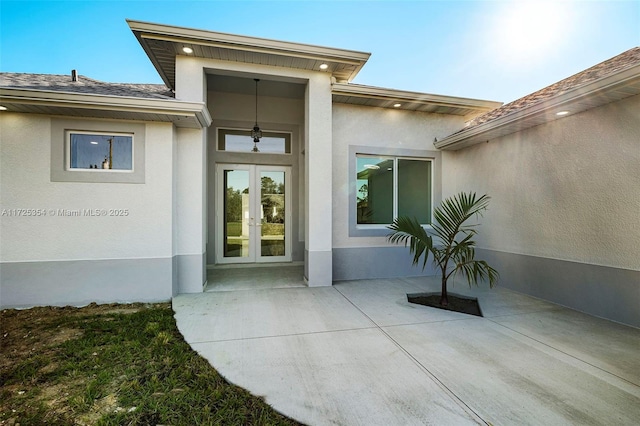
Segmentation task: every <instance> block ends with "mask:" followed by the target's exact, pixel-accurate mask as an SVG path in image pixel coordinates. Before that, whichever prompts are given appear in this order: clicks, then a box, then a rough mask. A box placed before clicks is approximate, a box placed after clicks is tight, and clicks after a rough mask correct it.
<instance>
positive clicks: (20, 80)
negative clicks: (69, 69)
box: [0, 73, 174, 99]
mask: <svg viewBox="0 0 640 426" xmlns="http://www.w3.org/2000/svg"><path fill="white" fill-rule="evenodd" d="M0 87H11V88H16V89H35V90H50V91H56V92H67V93H69V92H71V93H84V94H93V95H107V96H124V97H134V98H145V99H174V95H173V92H171V90H169V89H168V88H167V86H165V85H164V84H129V83H107V82H104V81H99V80H94V79H92V78H89V77H86V76H78V81H72V79H71V76H70V75H57V74H27V73H0Z"/></svg>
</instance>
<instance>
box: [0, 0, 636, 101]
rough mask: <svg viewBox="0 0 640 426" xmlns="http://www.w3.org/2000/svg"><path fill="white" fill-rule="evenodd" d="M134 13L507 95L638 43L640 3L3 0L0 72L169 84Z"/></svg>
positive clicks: (472, 94)
mask: <svg viewBox="0 0 640 426" xmlns="http://www.w3.org/2000/svg"><path fill="white" fill-rule="evenodd" d="M125 19H133V20H139V21H147V22H153V23H160V24H168V25H175V26H184V27H190V28H198V29H205V30H211V31H216V32H224V33H231V34H240V35H247V36H253V37H262V38H269V39H275V40H285V41H292V42H298V43H306V44H313V45H320V46H328V47H334V48H341V49H349V50H357V51H363V52H369V53H371V54H372V55H371V58H370V59H369V61H368V62H367V64H366V65H365V66H364V68H363V69H362V70H361V71H360V73H359V74H358V75H357V76H356V78H355V79H354V80H353V81H352V82H353V83H357V84H365V85H370V86H379V87H385V88H391V89H399V90H408V91H415V92H424V93H432V94H438V95H448V96H459V97H465V98H474V99H485V100H494V101H500V102H510V101H512V100H515V99H518V98H520V97H522V96H525V95H527V94H529V93H532V92H534V91H536V90H538V89H541V88H543V87H546V86H548V85H550V84H553V83H555V82H557V81H559V80H561V79H563V78H566V77H569V76H571V75H573V74H575V73H577V72H580V71H582V70H584V69H586V68H588V67H590V66H592V65H595V64H597V63H599V62H602V61H604V60H606V59H609V58H611V57H613V56H615V55H617V54H619V53H622V52H624V51H626V50H628V49H630V48H632V47H636V46H639V45H640V0H618V1H604V0H600V1H595V0H594V1H587V0H564V1H545V0H535V1H529V0H511V1H508V0H492V1H486V0H477V1H473V0H467V1H446V0H440V1H427V0H423V1H417V0H414V1H391V0H386V1H364V0H362V1H329V0H326V1H242V0H235V1H214V0H208V1H205V0H201V1H136V0H133V1H90V2H89V1H44V2H38V1H6V0H0V71H3V72H27V73H42V74H70V72H71V70H72V69H77V70H78V72H79V74H81V75H86V76H88V77H91V78H94V79H97V80H103V81H108V82H122V83H162V80H161V79H160V77H159V75H158V73H157V72H156V70H155V68H154V67H153V65H152V64H151V62H150V61H149V59H148V58H147V56H146V54H145V53H144V51H143V50H142V48H141V46H140V44H139V43H138V41H137V40H136V38H135V37H134V35H133V33H132V32H131V31H130V29H129V27H128V25H127V23H126V21H125Z"/></svg>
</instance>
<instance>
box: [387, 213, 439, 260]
mask: <svg viewBox="0 0 640 426" xmlns="http://www.w3.org/2000/svg"><path fill="white" fill-rule="evenodd" d="M389 229H391V230H392V231H394V232H393V233H392V234H390V235H389V236H388V237H387V238H388V240H389V241H391V242H392V243H395V244H398V243H403V244H404V245H405V247H406V246H407V245H409V252H410V253H411V254H413V264H414V265H416V264H418V262H419V261H420V257H422V256H423V255H424V259H423V261H422V269H424V268H425V266H426V265H427V260H428V258H429V252H430V251H431V249H432V248H433V239H432V238H431V236H430V235H429V234H427V232H426V231H425V230H424V228H423V227H422V225H420V223H419V222H418V220H416V219H415V218H409V217H404V216H402V217H399V218H396V219H395V220H394V221H393V223H392V224H391V225H390V226H389Z"/></svg>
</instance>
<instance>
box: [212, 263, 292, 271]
mask: <svg viewBox="0 0 640 426" xmlns="http://www.w3.org/2000/svg"><path fill="white" fill-rule="evenodd" d="M287 266H291V267H293V266H304V262H303V261H296V262H268V263H257V262H256V263H216V264H214V265H207V270H209V269H240V268H282V267H287Z"/></svg>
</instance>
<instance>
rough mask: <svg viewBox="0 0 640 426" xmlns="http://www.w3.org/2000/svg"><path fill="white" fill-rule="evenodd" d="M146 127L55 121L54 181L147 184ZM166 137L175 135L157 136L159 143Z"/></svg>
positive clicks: (117, 122) (74, 119) (75, 120)
mask: <svg viewBox="0 0 640 426" xmlns="http://www.w3.org/2000/svg"><path fill="white" fill-rule="evenodd" d="M146 128H147V126H146V124H144V123H136V122H130V121H105V120H100V121H98V120H88V119H83V118H73V119H70V118H52V119H51V182H85V183H133V184H142V183H144V182H145V157H146V155H145V139H146ZM164 137H167V138H169V139H170V137H171V136H170V135H169V134H167V135H164V134H163V135H161V134H156V138H158V139H159V141H161V140H163V138H164ZM92 142H95V143H92ZM105 160H106V161H105ZM103 167H104V168H103Z"/></svg>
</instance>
